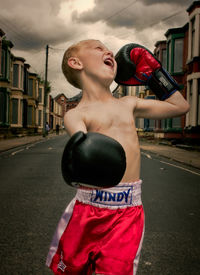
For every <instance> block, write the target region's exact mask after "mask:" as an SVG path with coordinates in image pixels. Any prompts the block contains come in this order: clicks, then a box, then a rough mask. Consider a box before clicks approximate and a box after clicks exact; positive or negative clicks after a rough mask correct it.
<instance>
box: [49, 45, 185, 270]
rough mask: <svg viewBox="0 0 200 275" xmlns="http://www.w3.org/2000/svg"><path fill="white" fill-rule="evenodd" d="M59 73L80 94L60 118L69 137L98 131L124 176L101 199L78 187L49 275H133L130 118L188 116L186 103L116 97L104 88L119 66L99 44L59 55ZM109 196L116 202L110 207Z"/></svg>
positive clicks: (134, 149)
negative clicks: (117, 156)
mask: <svg viewBox="0 0 200 275" xmlns="http://www.w3.org/2000/svg"><path fill="white" fill-rule="evenodd" d="M125 52H126V53H127V51H125ZM123 54H124V53H123ZM131 54H132V52H131ZM136 54H137V53H136ZM145 54H146V52H145ZM131 58H132V60H133V56H131ZM122 59H124V56H123V55H122ZM134 61H135V60H134ZM123 62H124V60H122V63H123ZM125 63H126V62H125ZM62 68H63V73H64V75H65V76H66V78H67V80H68V81H69V82H70V83H71V84H72V85H74V86H75V87H77V88H81V89H82V91H83V96H82V99H81V101H80V103H79V105H78V106H77V107H76V108H75V109H72V110H70V111H68V112H67V113H66V115H65V117H64V124H65V127H66V129H67V131H68V133H69V135H70V136H71V135H73V134H75V133H76V132H78V131H81V132H83V133H86V134H87V133H88V132H97V133H100V134H103V135H105V136H108V137H111V138H113V139H115V140H116V141H118V142H119V143H120V144H121V145H122V147H123V148H124V151H125V154H126V171H125V173H124V175H123V178H122V180H121V182H120V183H119V184H118V185H117V186H115V187H112V188H107V189H103V190H102V191H101V193H99V192H98V191H97V190H96V189H95V188H93V189H92V188H91V189H90V188H84V187H82V188H79V189H78V191H77V195H76V197H75V198H74V200H73V201H72V202H71V203H70V205H69V206H68V208H67V209H66V211H65V213H64V214H63V216H62V218H61V221H60V223H59V225H58V229H57V231H56V234H55V236H54V240H53V242H52V246H51V249H50V252H49V255H48V259H47V265H48V266H49V267H50V268H51V269H52V270H53V271H54V274H70V275H78V274H83V275H86V274H87V275H91V274H92V272H94V271H95V274H104V275H106V274H109V275H117V274H118V275H131V274H134V275H135V274H136V271H137V266H138V262H139V255H140V250H141V245H142V239H143V233H144V212H143V208H142V203H141V180H140V149H139V143H138V137H137V132H136V128H135V118H136V117H142V118H152V119H163V118H167V117H173V116H180V115H182V114H184V113H186V112H187V111H188V110H189V105H188V103H187V101H185V99H184V98H183V97H182V95H181V94H180V93H179V92H178V91H176V90H175V91H173V93H172V94H170V95H169V97H168V98H167V99H166V100H165V101H159V100H145V99H139V98H137V97H132V96H126V97H123V98H120V99H116V98H114V97H113V96H112V94H111V91H110V85H111V83H112V81H113V80H114V79H115V77H116V73H117V64H116V61H115V58H114V56H113V53H112V52H111V51H110V50H108V49H107V48H106V46H105V45H103V44H102V43H101V42H100V41H98V40H85V41H81V42H79V43H78V44H76V45H73V46H71V47H70V48H69V49H68V50H67V51H66V52H65V54H64V57H63V64H62ZM119 69H120V68H119ZM118 78H119V77H118ZM122 80H123V79H122ZM126 84H128V83H126ZM131 84H133V85H134V83H131ZM88 176H89V175H88ZM95 191H96V193H95ZM94 194H96V197H95V199H94ZM115 195H116V196H117V198H118V199H116V200H115V204H111V201H112V196H115ZM108 196H109V198H108ZM120 196H121V197H120ZM122 196H123V199H122ZM129 196H131V200H129V198H130V197H129ZM113 201H114V199H113ZM108 202H109V203H108ZM116 202H117V203H116Z"/></svg>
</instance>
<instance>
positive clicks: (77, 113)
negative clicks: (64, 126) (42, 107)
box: [64, 107, 82, 120]
mask: <svg viewBox="0 0 200 275" xmlns="http://www.w3.org/2000/svg"><path fill="white" fill-rule="evenodd" d="M81 115H82V112H81V110H80V108H78V107H75V108H72V109H70V110H68V111H67V112H66V113H65V115H64V120H68V119H73V118H80V117H81Z"/></svg>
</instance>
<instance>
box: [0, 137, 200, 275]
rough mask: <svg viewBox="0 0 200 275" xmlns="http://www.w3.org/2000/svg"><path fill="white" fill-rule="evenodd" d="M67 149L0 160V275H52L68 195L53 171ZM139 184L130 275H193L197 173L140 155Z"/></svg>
mask: <svg viewBox="0 0 200 275" xmlns="http://www.w3.org/2000/svg"><path fill="white" fill-rule="evenodd" d="M66 141H67V137H66V136H57V137H53V138H50V139H44V140H43V141H39V142H37V143H35V144H32V145H28V146H24V147H20V148H17V149H14V150H10V151H8V152H5V153H2V154H0V175H1V182H0V187H1V188H0V209H1V219H0V232H1V239H0V274H3V275H7V274H9V275H15V274H22V275H29V274H34V275H49V274H52V273H51V272H50V271H49V270H48V268H46V267H45V260H46V255H47V252H48V248H49V244H50V242H51V239H52V236H53V233H54V230H55V227H56V225H57V222H58V220H59V219H60V216H61V214H62V212H63V210H64V209H65V207H66V205H67V204H68V202H69V201H70V200H71V199H72V197H73V196H74V194H75V190H74V189H73V188H71V187H68V186H67V185H66V184H65V183H64V181H63V179H62V176H61V171H60V161H61V155H62V151H63V147H64V145H65V143H66ZM174 165H175V166H174ZM141 177H142V179H143V203H144V208H145V213H146V234H145V239H144V245H143V249H142V255H141V261H140V266H139V270H138V273H137V275H144V274H148V275H179V274H180V275H190V274H191V275H195V274H199V270H200V237H199V228H200V207H199V206H200V201H199V197H200V171H197V170H194V169H192V168H188V167H184V166H183V165H181V166H180V164H177V163H175V162H171V161H169V160H167V159H164V158H163V159H162V158H158V157H156V156H155V155H153V154H146V153H145V154H144V153H142V174H141ZM122 275H126V274H122Z"/></svg>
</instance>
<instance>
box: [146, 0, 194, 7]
mask: <svg viewBox="0 0 200 275" xmlns="http://www.w3.org/2000/svg"><path fill="white" fill-rule="evenodd" d="M141 2H143V3H144V4H146V5H152V4H163V3H166V4H177V5H180V6H183V5H190V4H191V0H141Z"/></svg>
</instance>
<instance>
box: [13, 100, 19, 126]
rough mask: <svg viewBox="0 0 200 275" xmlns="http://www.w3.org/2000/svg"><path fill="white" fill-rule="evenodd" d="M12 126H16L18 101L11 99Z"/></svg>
mask: <svg viewBox="0 0 200 275" xmlns="http://www.w3.org/2000/svg"><path fill="white" fill-rule="evenodd" d="M12 124H18V99H17V98H13V99H12Z"/></svg>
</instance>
